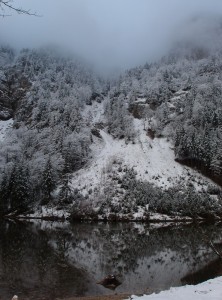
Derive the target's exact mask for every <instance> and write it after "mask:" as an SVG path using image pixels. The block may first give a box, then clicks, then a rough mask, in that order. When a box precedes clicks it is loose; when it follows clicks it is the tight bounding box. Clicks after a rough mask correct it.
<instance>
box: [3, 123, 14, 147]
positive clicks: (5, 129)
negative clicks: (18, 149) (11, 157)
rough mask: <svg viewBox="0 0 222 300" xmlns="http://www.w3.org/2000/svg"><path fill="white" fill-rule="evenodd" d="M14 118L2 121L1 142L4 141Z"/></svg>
mask: <svg viewBox="0 0 222 300" xmlns="http://www.w3.org/2000/svg"><path fill="white" fill-rule="evenodd" d="M12 124H13V119H9V120H7V121H0V142H2V141H3V140H4V139H5V137H6V134H7V130H8V129H10V128H11V127H12Z"/></svg>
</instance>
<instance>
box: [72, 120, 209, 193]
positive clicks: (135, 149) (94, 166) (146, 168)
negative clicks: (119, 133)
mask: <svg viewBox="0 0 222 300" xmlns="http://www.w3.org/2000/svg"><path fill="white" fill-rule="evenodd" d="M134 123H135V128H136V130H137V140H136V142H135V143H134V144H133V143H126V142H125V141H124V140H117V139H114V138H113V137H112V136H111V135H110V134H108V133H107V132H106V130H100V135H101V137H102V140H101V139H98V138H94V144H93V146H92V147H93V151H94V156H93V159H92V161H91V162H90V164H88V166H86V167H85V168H83V169H81V170H79V171H78V172H77V173H75V174H74V177H73V180H72V185H73V187H76V188H78V189H79V190H80V191H81V192H82V193H83V194H85V193H86V192H87V191H88V190H89V189H92V188H95V187H97V186H100V187H101V185H102V183H103V181H106V179H107V175H108V173H109V172H108V171H109V169H110V168H111V167H112V163H113V161H119V162H121V164H122V165H123V166H125V167H127V168H133V169H134V170H135V171H136V173H137V178H138V179H140V180H142V181H148V182H151V183H154V184H155V185H157V186H159V187H162V188H164V189H167V188H169V187H172V186H174V185H176V184H179V183H181V182H182V181H183V182H184V183H186V182H187V181H188V180H189V179H190V178H191V177H192V175H194V176H195V178H196V180H197V181H199V180H200V182H201V186H202V184H203V183H204V182H205V183H206V182H209V181H208V180H207V179H205V178H203V177H202V176H201V175H199V174H198V173H197V172H196V171H194V170H192V169H190V168H188V167H184V166H182V165H180V164H179V163H177V162H175V156H174V151H173V147H172V145H171V143H170V142H168V141H167V139H166V138H155V139H151V138H150V137H149V136H148V135H147V133H146V131H144V129H143V124H142V121H141V120H138V119H134ZM196 187H197V188H198V185H197V184H196Z"/></svg>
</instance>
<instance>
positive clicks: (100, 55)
mask: <svg viewBox="0 0 222 300" xmlns="http://www.w3.org/2000/svg"><path fill="white" fill-rule="evenodd" d="M13 4H14V6H17V7H22V8H24V9H30V11H31V12H36V13H37V14H39V15H41V17H34V16H26V15H18V14H16V13H14V12H12V11H11V12H10V14H11V16H10V17H5V18H1V19H0V43H1V44H8V45H11V46H13V47H16V48H23V47H39V46H44V45H47V44H53V45H59V46H60V47H62V48H64V49H68V50H69V51H72V52H74V53H76V54H78V55H80V56H82V57H83V58H84V59H87V60H88V61H90V62H91V63H93V64H94V65H95V66H96V67H97V68H98V69H100V70H108V71H110V70H112V71H113V70H119V69H124V68H130V67H133V66H135V65H138V64H143V63H145V62H146V61H152V60H154V59H156V58H158V57H159V56H161V55H162V54H164V53H165V52H166V50H167V49H168V48H169V47H170V45H171V43H172V41H173V40H174V39H175V37H176V36H180V31H181V32H182V31H183V29H184V27H186V24H187V23H186V22H188V20H190V19H191V18H192V17H194V16H197V15H198V16H199V15H211V16H214V15H218V14H219V13H220V12H221V13H222V1H221V0H63V1H62V0H38V1H37V0H32V1H30V0H20V1H19V0H15V1H13ZM5 13H8V11H5ZM191 31H192V30H191Z"/></svg>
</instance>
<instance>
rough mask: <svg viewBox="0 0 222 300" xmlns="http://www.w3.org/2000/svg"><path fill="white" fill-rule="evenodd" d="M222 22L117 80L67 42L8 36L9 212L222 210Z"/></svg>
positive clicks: (192, 25) (184, 29)
mask: <svg viewBox="0 0 222 300" xmlns="http://www.w3.org/2000/svg"><path fill="white" fill-rule="evenodd" d="M221 20H222V19H221V18H220V17H215V16H212V15H205V16H204V15H203V14H201V15H199V16H197V17H195V18H191V19H189V22H188V23H184V24H182V25H181V27H178V28H177V30H175V31H174V33H173V34H172V36H173V38H172V39H168V43H169V45H168V46H166V44H165V47H164V48H163V49H161V51H164V52H165V55H163V56H162V57H161V58H160V59H156V60H155V61H154V59H153V58H151V57H152V56H150V55H147V59H144V64H140V65H138V66H136V67H134V68H129V69H128V70H126V71H125V72H122V73H121V75H120V76H115V77H114V76H112V79H107V77H105V76H101V73H100V72H98V68H97V70H96V69H95V68H93V67H92V65H91V63H88V61H89V60H90V59H89V60H84V58H80V57H81V56H80V55H74V54H70V52H69V55H67V51H68V50H67V48H66V49H65V50H61V49H60V48H58V49H57V48H56V47H55V46H47V47H36V48H35V47H34V48H23V49H22V50H20V51H18V50H17V49H14V48H13V47H11V46H4V45H2V46H1V48H0V144H1V147H0V183H1V185H0V214H1V215H3V216H4V215H7V214H9V213H13V214H24V213H26V214H28V215H29V216H34V217H36V216H42V215H45V216H48V215H49V214H50V208H53V209H54V212H55V215H54V217H69V218H73V219H75V218H95V219H99V218H100V219H110V220H114V219H130V220H132V219H133V220H134V219H137V220H138V219H143V220H145V219H146V220H147V219H152V218H153V219H155V218H157V214H161V215H163V214H167V215H168V216H169V218H171V217H178V218H180V217H181V218H183V217H189V218H198V217H202V218H219V217H221V216H222V214H221V213H222V193H221V185H222V181H221V175H222V146H221V145H222V143H221V139H222V113H221V112H222V102H221V99H222V85H221V80H222V50H221V49H222V47H221V46H222V45H221V43H222V42H221V41H222V39H221V36H222V21H221ZM76 30H77V29H76ZM77 31H78V30H77ZM9 36H10V35H9ZM3 40H4V39H3ZM170 45H171V46H170ZM143 49H144V48H143ZM88 50H90V49H88ZM92 51H93V50H92ZM65 53H66V54H65ZM159 53H160V52H159ZM159 53H157V54H158V55H159ZM134 55H135V57H136V56H137V55H138V53H137V52H136V53H135V54H134ZM158 55H157V56H158ZM83 57H84V55H83ZM144 57H145V56H144ZM88 58H89V56H87V59H88ZM106 59H108V58H106ZM141 59H143V57H142V58H141ZM136 61H137V59H135V61H134V63H136ZM110 62H112V59H111V60H110ZM123 65H124V64H123ZM123 65H122V66H121V67H123ZM209 178H210V179H209Z"/></svg>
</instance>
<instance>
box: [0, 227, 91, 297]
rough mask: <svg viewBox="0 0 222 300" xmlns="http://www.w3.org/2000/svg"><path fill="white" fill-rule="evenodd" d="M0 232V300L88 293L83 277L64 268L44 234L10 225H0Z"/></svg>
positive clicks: (77, 271) (70, 268)
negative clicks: (17, 297)
mask: <svg viewBox="0 0 222 300" xmlns="http://www.w3.org/2000/svg"><path fill="white" fill-rule="evenodd" d="M0 232H1V235H0V275H1V276H0V286H1V287H3V288H1V289H0V298H1V297H3V298H4V297H8V298H10V296H11V295H12V294H13V293H17V294H21V295H22V297H23V298H25V296H29V299H31V298H33V299H38V298H41V297H42V296H43V295H44V297H45V298H44V299H53V298H55V297H58V296H64V294H67V295H81V294H82V293H83V291H85V290H86V289H87V287H86V285H85V282H86V281H85V280H84V278H85V276H86V275H85V274H83V272H82V271H80V270H78V269H75V268H73V267H70V266H69V265H67V264H66V265H64V259H62V258H60V257H58V256H57V255H55V254H54V252H53V250H52V248H51V246H50V244H49V240H48V237H47V234H46V233H45V232H43V231H35V230H33V228H32V226H31V225H27V224H22V223H21V224H20V223H19V224H16V223H12V222H10V223H6V222H2V223H0ZM67 274H69V276H67ZM73 280H75V282H76V280H77V283H76V284H75V285H72V284H71V282H73ZM70 281H71V282H70ZM30 295H31V296H30Z"/></svg>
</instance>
